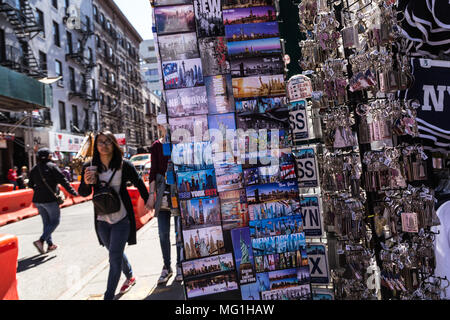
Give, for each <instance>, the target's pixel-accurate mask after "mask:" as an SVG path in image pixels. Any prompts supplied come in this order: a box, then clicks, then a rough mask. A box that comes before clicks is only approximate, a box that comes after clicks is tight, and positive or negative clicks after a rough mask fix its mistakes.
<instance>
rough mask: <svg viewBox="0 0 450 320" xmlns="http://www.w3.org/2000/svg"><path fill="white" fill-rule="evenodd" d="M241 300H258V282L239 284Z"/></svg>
mask: <svg viewBox="0 0 450 320" xmlns="http://www.w3.org/2000/svg"><path fill="white" fill-rule="evenodd" d="M241 295H242V300H244V301H245V300H260V295H259V287H258V283H257V282H254V283H249V284H245V285H241Z"/></svg>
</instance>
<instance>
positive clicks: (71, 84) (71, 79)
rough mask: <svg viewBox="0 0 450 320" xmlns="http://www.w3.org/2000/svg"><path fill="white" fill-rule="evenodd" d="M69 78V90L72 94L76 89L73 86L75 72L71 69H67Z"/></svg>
mask: <svg viewBox="0 0 450 320" xmlns="http://www.w3.org/2000/svg"><path fill="white" fill-rule="evenodd" d="M69 77H70V90H71V91H72V92H76V91H77V88H76V85H75V70H74V69H73V68H72V67H69Z"/></svg>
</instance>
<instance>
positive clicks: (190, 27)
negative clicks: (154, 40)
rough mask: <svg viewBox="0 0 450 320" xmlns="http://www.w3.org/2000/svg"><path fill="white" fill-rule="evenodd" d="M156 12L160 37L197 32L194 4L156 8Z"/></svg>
mask: <svg viewBox="0 0 450 320" xmlns="http://www.w3.org/2000/svg"><path fill="white" fill-rule="evenodd" d="M154 12H155V24H156V32H157V34H158V36H160V35H163V34H168V33H180V32H189V31H190V32H192V31H195V16H194V8H193V6H192V4H189V5H179V6H168V7H155V8H154Z"/></svg>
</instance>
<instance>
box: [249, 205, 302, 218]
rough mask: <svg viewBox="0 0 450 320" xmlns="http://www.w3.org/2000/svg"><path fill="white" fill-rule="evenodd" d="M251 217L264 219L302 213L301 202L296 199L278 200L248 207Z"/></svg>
mask: <svg viewBox="0 0 450 320" xmlns="http://www.w3.org/2000/svg"><path fill="white" fill-rule="evenodd" d="M248 213H249V219H250V221H253V220H264V219H273V218H281V217H288V216H293V215H299V214H300V203H299V202H298V201H296V200H278V201H272V202H269V203H263V204H251V205H249V207H248Z"/></svg>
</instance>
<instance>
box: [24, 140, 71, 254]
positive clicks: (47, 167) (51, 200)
mask: <svg viewBox="0 0 450 320" xmlns="http://www.w3.org/2000/svg"><path fill="white" fill-rule="evenodd" d="M51 158H52V153H51V151H50V150H49V149H48V148H42V149H40V150H39V151H38V152H37V161H38V163H37V164H36V165H35V166H34V167H33V168H32V169H31V172H30V178H29V187H30V188H32V189H33V191H34V194H33V203H34V205H35V206H36V207H37V209H38V211H39V215H40V216H41V218H42V223H43V227H44V230H43V233H42V235H41V237H40V238H39V240H36V241H34V242H33V244H34V246H35V247H36V248H37V250H38V251H39V253H41V254H43V253H45V251H44V243H45V242H47V245H48V248H47V252H50V251H53V250H56V249H57V248H58V246H57V245H56V244H54V243H53V240H52V233H53V232H54V231H55V230H56V228H57V227H58V225H59V222H60V216H61V210H60V208H59V203H58V195H59V194H60V193H62V192H61V190H60V189H59V187H58V184H61V185H62V186H63V187H64V189H66V190H67V191H68V192H69V193H70V194H72V195H73V196H78V193H77V192H76V191H75V190H74V189H73V188H72V186H71V185H70V184H69V181H67V179H66V178H65V177H64V175H63V174H62V172H61V171H60V170H59V168H58V166H57V165H56V164H54V163H53V162H51Z"/></svg>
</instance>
